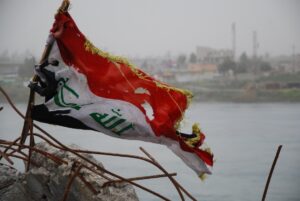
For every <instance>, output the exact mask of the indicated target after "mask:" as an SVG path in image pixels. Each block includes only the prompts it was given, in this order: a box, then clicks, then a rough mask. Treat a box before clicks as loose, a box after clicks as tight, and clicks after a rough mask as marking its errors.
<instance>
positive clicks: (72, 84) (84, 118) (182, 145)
mask: <svg viewBox="0 0 300 201" xmlns="http://www.w3.org/2000/svg"><path fill="white" fill-rule="evenodd" d="M50 32H51V33H50V35H51V36H50V38H54V40H55V42H54V45H53V48H52V50H51V53H50V56H49V59H55V60H58V61H60V66H59V67H47V69H49V70H50V71H52V72H53V73H54V74H55V79H56V80H57V82H58V86H57V93H56V94H55V96H54V97H53V98H51V99H50V100H48V101H47V102H45V103H44V104H42V105H36V106H35V107H34V108H33V112H32V115H33V119H35V120H38V121H41V122H46V123H51V124H57V125H61V126H66V127H71V128H80V129H91V130H95V131H100V132H102V133H104V134H107V135H110V136H113V137H118V138H124V139H133V140H142V141H148V142H154V143H159V144H165V145H167V146H168V147H169V148H170V149H171V150H172V151H173V152H174V153H175V154H176V155H178V156H179V157H180V158H182V159H183V161H184V162H185V163H186V164H187V165H189V166H190V167H191V168H192V169H193V170H195V171H196V172H197V174H198V175H202V174H203V173H209V174H210V173H211V172H210V169H209V167H208V166H212V165H213V161H212V159H213V156H212V154H210V153H209V152H208V151H205V150H202V149H200V148H199V147H198V146H191V145H189V144H188V143H186V141H185V140H184V139H183V138H182V137H181V136H180V135H179V134H178V132H177V131H176V129H177V128H178V125H179V123H180V121H181V120H182V118H183V114H184V111H185V110H186V109H187V107H188V103H189V100H190V99H191V97H192V94H191V93H190V92H188V91H185V90H182V89H178V88H175V87H171V86H169V85H167V84H165V83H163V82H161V81H158V80H156V79H154V78H153V77H151V76H149V75H148V74H146V73H144V72H143V71H142V70H140V69H138V68H136V67H134V66H133V65H132V64H130V63H129V62H128V61H127V60H126V59H123V58H121V57H115V56H112V55H110V54H108V53H106V52H104V51H101V50H99V49H97V48H96V47H94V46H93V44H92V43H91V42H90V41H89V40H87V38H86V37H85V36H84V35H83V34H82V33H81V32H80V30H79V29H78V27H77V26H76V24H75V22H74V20H73V19H72V18H71V16H70V14H69V13H68V12H66V13H59V14H57V15H56V18H55V22H54V24H53V27H52V29H51V31H50ZM207 165H208V166H207Z"/></svg>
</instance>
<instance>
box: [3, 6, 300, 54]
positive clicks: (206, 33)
mask: <svg viewBox="0 0 300 201" xmlns="http://www.w3.org/2000/svg"><path fill="white" fill-rule="evenodd" d="M60 2H61V0H0V29H1V31H0V53H1V52H2V51H4V50H5V49H7V50H9V51H10V52H14V51H18V52H22V51H25V50H29V51H30V52H32V53H33V54H34V55H36V56H39V55H40V54H41V51H42V49H43V45H44V41H45V39H46V37H47V34H48V31H49V29H50V27H51V25H52V22H53V14H54V13H55V11H56V9H57V8H58V6H59V5H60ZM71 3H72V7H71V10H70V13H71V15H72V16H73V18H74V19H75V21H76V22H77V25H78V26H79V28H80V29H81V31H82V32H83V33H84V34H85V35H86V36H87V37H88V38H89V39H90V40H91V41H93V43H94V44H95V45H96V46H98V47H99V48H103V49H105V50H108V51H111V52H113V53H115V54H121V55H128V56H158V55H165V54H166V53H167V52H170V53H171V54H172V55H176V54H178V53H188V54H189V53H190V52H192V51H194V50H195V47H196V46H209V47H213V48H231V24H232V22H235V23H236V30H237V33H236V34H237V37H236V43H237V52H238V54H240V53H241V52H243V51H246V52H247V53H248V54H250V55H251V54H252V32H253V30H256V31H257V34H258V41H259V44H260V46H259V49H258V53H259V54H264V53H266V52H269V53H270V54H271V55H279V54H291V53H292V46H293V44H294V45H295V46H296V52H297V53H299V52H300V1H299V0H247V1H246V0H219V1H217V0H206V1H204V0H107V1H104V0H71Z"/></svg>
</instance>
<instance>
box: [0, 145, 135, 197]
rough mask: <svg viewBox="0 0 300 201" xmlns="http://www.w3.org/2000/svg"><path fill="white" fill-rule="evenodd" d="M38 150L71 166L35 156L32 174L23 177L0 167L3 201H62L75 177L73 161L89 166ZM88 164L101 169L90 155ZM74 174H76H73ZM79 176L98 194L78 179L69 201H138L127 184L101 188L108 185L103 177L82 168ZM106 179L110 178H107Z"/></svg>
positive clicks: (55, 151) (48, 148) (65, 154)
mask: <svg viewBox="0 0 300 201" xmlns="http://www.w3.org/2000/svg"><path fill="white" fill-rule="evenodd" d="M36 147H37V148H39V149H42V150H44V151H47V152H49V153H52V154H54V155H55V156H57V157H59V158H61V159H63V160H64V161H67V162H68V164H57V163H55V162H53V161H52V160H50V159H47V158H45V157H44V156H43V155H41V154H38V153H36V152H33V155H32V159H33V161H34V163H35V164H34V165H32V167H31V169H30V171H28V172H26V173H20V172H18V171H17V170H15V169H13V168H10V167H8V166H6V165H1V166H0V200H1V201H2V200H3V201H16V200H18V201H59V200H62V198H63V195H64V191H65V189H66V186H67V184H68V181H69V175H70V173H72V167H74V161H80V163H82V164H85V165H88V164H87V163H86V162H84V161H83V160H81V159H79V158H78V157H76V156H74V155H72V154H70V153H68V152H65V151H62V150H58V149H55V148H53V147H51V146H49V145H48V144H46V143H40V144H37V145H36ZM85 156H86V157H88V159H89V160H91V161H93V162H94V163H97V164H98V165H100V166H102V164H101V163H99V162H98V161H96V160H95V158H93V156H91V155H87V154H86V155H85ZM73 172H74V171H73ZM80 175H81V176H82V177H83V178H84V180H86V181H87V182H89V183H90V184H91V185H92V186H93V188H94V190H96V192H97V193H96V194H94V193H93V192H92V191H91V190H90V189H89V188H87V187H86V185H85V184H84V183H83V182H82V180H80V179H79V178H78V177H76V178H75V179H74V181H73V183H72V185H71V188H70V191H69V193H68V199H67V200H69V201H123V200H126V201H137V200H138V198H137V195H136V193H135V191H134V188H133V187H132V186H131V185H129V184H128V183H118V185H113V186H112V185H110V186H106V187H103V188H102V185H103V184H104V183H105V182H106V181H107V180H106V179H104V178H103V177H101V176H99V175H97V174H95V173H92V172H91V171H89V170H87V169H85V168H82V169H81V170H80ZM105 176H107V175H105Z"/></svg>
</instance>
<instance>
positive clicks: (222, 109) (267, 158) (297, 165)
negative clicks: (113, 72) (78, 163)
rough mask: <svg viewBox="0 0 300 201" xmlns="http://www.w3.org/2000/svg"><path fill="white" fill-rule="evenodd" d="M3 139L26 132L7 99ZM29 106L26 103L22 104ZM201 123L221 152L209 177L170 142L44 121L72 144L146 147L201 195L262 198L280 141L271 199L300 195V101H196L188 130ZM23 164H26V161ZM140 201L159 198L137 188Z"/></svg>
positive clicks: (129, 170)
mask: <svg viewBox="0 0 300 201" xmlns="http://www.w3.org/2000/svg"><path fill="white" fill-rule="evenodd" d="M0 106H4V110H3V111H1V112H0V136H1V139H7V140H8V139H9V140H13V139H15V138H16V137H17V136H18V135H19V134H20V132H21V127H22V120H21V119H20V118H19V117H18V116H17V115H16V114H15V113H14V112H13V111H12V109H10V107H9V106H8V105H7V104H1V105H0ZM18 107H19V108H20V109H21V110H22V111H24V110H25V105H24V104H23V105H18ZM195 121H197V122H200V126H201V128H202V130H203V131H204V133H205V134H206V142H207V144H208V145H209V146H210V147H211V149H212V151H213V152H214V154H215V159H216V162H215V165H214V168H213V175H211V176H209V177H208V178H207V179H206V180H205V181H204V182H202V181H200V180H199V179H198V178H197V176H196V175H195V174H194V172H193V171H192V170H190V169H189V168H188V167H187V166H185V165H184V164H183V163H182V162H181V160H180V159H179V158H177V157H176V156H175V155H174V154H173V153H172V152H171V151H169V150H168V149H167V148H165V147H164V146H160V145H155V144H150V143H143V142H139V141H128V140H120V139H115V138H111V137H108V136H105V135H103V134H101V133H96V132H93V131H82V130H73V129H68V128H62V127H58V126H50V125H45V124H40V125H41V126H42V127H43V128H45V129H46V130H47V131H49V132H50V133H52V134H53V136H55V137H56V138H57V139H59V140H61V141H62V142H64V143H66V144H71V143H75V144H77V145H79V146H81V147H82V148H86V149H93V150H99V151H110V152H119V153H129V154H138V155H143V153H141V152H140V151H139V146H143V147H144V148H145V149H146V150H147V151H148V152H149V153H151V154H152V155H153V156H154V157H155V158H156V159H157V160H158V161H159V162H160V163H161V164H162V165H163V166H164V167H165V168H166V169H167V170H168V171H169V172H177V177H176V178H177V179H178V181H179V182H180V183H181V184H182V185H183V186H184V187H185V188H187V189H188V190H189V191H190V192H191V193H192V194H193V195H194V196H195V197H196V198H197V199H198V200H204V201H219V200H222V201H257V200H261V197H262V194H263V189H264V185H265V182H266V179H267V176H268V172H269V169H270V167H271V164H272V161H273V159H274V156H275V153H276V149H277V147H278V145H280V144H282V145H283V149H282V151H281V155H280V157H279V160H278V162H277V166H276V168H275V171H274V175H273V178H272V181H271V184H270V187H269V192H268V195H267V200H272V201H296V200H300V191H299V189H300V171H299V170H300V157H299V154H300V104H298V103H293V104H292V103H253V104H246V103H192V104H191V107H190V109H189V110H188V112H187V113H186V118H185V123H184V126H183V129H184V131H186V132H188V131H189V128H190V127H191V124H192V123H193V122H195ZM98 159H99V160H100V161H102V162H103V164H104V166H105V167H106V168H108V169H109V170H111V171H115V172H118V173H120V174H122V175H124V176H139V175H145V174H156V173H158V171H157V170H156V169H154V168H152V167H150V166H148V165H145V164H144V163H141V162H137V161H134V160H129V159H119V158H116V159H112V158H108V157H103V156H101V157H98ZM17 166H18V168H19V169H21V166H22V163H21V162H18V163H17ZM142 184H144V185H146V186H149V187H151V188H152V189H154V190H156V191H158V192H160V193H162V194H164V195H165V196H167V197H168V198H170V199H171V200H179V197H178V195H177V194H176V192H175V191H174V189H173V187H172V185H171V184H170V182H169V181H168V180H166V179H156V180H152V181H147V182H142ZM136 191H137V192H138V196H139V198H140V200H145V201H154V200H157V198H156V197H153V196H152V195H150V194H148V193H146V192H143V191H141V190H139V189H136Z"/></svg>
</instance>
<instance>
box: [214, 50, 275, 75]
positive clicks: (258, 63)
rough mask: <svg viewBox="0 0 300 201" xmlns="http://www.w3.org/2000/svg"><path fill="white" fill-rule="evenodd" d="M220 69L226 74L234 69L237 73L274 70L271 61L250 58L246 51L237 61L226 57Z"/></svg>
mask: <svg viewBox="0 0 300 201" xmlns="http://www.w3.org/2000/svg"><path fill="white" fill-rule="evenodd" d="M218 70H219V72H220V73H221V74H223V75H224V74H226V73H228V72H230V71H232V72H233V73H234V74H235V75H236V74H241V73H249V72H252V73H260V72H268V71H271V70H272V67H271V65H270V63H268V62H266V61H264V60H262V59H261V58H249V57H248V56H247V54H246V53H243V54H242V55H241V56H240V58H239V60H238V61H237V62H235V61H233V60H232V59H231V58H226V59H225V60H224V61H223V62H222V63H221V64H220V65H218Z"/></svg>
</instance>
